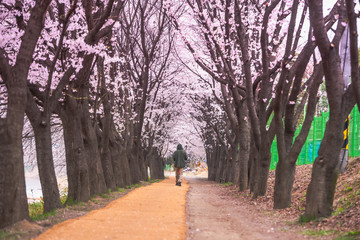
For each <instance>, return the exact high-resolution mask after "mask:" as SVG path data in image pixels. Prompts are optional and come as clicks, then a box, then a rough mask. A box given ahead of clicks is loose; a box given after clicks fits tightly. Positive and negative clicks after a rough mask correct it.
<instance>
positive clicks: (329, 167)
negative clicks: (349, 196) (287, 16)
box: [305, 1, 359, 218]
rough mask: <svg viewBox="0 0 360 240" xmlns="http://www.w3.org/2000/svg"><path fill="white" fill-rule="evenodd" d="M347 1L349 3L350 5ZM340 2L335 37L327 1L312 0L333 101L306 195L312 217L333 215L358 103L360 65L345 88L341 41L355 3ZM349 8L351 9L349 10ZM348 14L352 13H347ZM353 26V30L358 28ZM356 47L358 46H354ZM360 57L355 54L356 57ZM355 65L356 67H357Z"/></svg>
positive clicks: (315, 29)
mask: <svg viewBox="0 0 360 240" xmlns="http://www.w3.org/2000/svg"><path fill="white" fill-rule="evenodd" d="M346 4H347V6H346ZM346 4H345V1H337V3H336V5H337V7H338V9H339V10H338V12H337V26H336V29H335V34H334V35H333V36H331V37H329V35H328V34H327V32H326V25H325V21H324V17H323V1H309V10H310V23H311V26H312V27H313V34H314V36H315V41H316V44H317V45H318V48H319V51H320V54H321V59H322V65H323V69H324V75H325V85H326V92H327V95H328V100H329V110H330V114H329V121H328V122H327V125H326V129H325V133H324V137H323V140H322V142H321V145H320V148H319V152H318V157H317V158H316V159H315V162H314V166H313V171H312V175H311V182H310V184H309V187H308V189H307V194H306V209H305V215H306V216H307V217H309V218H314V217H326V216H329V215H331V212H332V204H333V199H334V194H335V186H336V180H337V176H338V163H339V158H338V156H339V153H340V149H341V146H342V144H343V133H342V132H343V125H344V121H345V118H346V117H347V116H348V114H349V113H350V111H351V110H352V108H353V107H354V105H355V101H356V97H355V96H356V95H355V91H354V90H356V87H353V86H356V85H357V84H358V81H359V79H358V78H357V77H356V75H357V74H356V73H355V71H356V72H358V66H355V65H354V64H352V74H354V75H353V76H354V77H355V78H353V79H352V83H351V86H349V88H347V90H345V84H344V79H343V76H342V70H341V66H340V56H339V42H340V38H341V35H342V33H343V31H344V29H345V26H346V24H345V22H346V21H347V19H348V17H350V19H351V22H352V25H353V24H354V18H353V15H352V12H353V9H352V10H349V8H351V7H352V6H353V2H352V3H350V1H347V2H346ZM346 7H348V11H347V10H346ZM347 13H350V15H349V16H347ZM353 27H354V25H353V26H352V31H355V34H356V30H355V29H354V28H353ZM353 34H354V32H353V33H352V34H351V35H352V38H353V40H352V47H354V40H355V39H354V35H353ZM352 50H354V49H352ZM356 59H357V57H354V53H352V60H353V61H354V62H356ZM354 68H355V69H354Z"/></svg>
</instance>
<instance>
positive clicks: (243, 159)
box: [239, 103, 250, 191]
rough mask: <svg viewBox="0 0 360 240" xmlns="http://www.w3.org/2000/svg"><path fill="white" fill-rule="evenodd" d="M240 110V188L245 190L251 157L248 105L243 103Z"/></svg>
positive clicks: (247, 183)
mask: <svg viewBox="0 0 360 240" xmlns="http://www.w3.org/2000/svg"><path fill="white" fill-rule="evenodd" d="M240 111H242V113H243V114H242V116H241V117H240V118H239V131H240V133H241V134H240V136H239V151H240V155H239V164H240V177H239V190H240V191H245V190H246V189H247V188H248V185H249V182H248V179H249V175H248V173H249V158H250V130H249V124H248V121H247V119H248V114H247V105H246V103H243V104H242V106H241V109H240Z"/></svg>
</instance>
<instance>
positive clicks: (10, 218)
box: [0, 0, 51, 228]
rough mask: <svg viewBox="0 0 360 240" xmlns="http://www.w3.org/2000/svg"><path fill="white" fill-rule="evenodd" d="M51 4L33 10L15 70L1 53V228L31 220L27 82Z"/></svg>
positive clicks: (38, 4)
mask: <svg viewBox="0 0 360 240" xmlns="http://www.w3.org/2000/svg"><path fill="white" fill-rule="evenodd" d="M50 2H51V0H43V1H37V2H36V4H35V6H34V7H33V8H32V9H31V11H30V18H29V20H28V22H27V27H26V29H25V32H24V35H23V36H22V38H21V44H20V48H19V52H18V54H17V56H16V63H15V65H14V66H13V67H11V66H10V64H9V62H8V59H7V58H6V57H5V56H6V54H4V50H3V49H0V65H1V66H0V75H1V77H2V79H3V80H4V82H5V83H6V86H7V90H8V91H7V93H8V103H7V113H6V118H5V119H2V118H0V152H1V154H0V228H3V227H5V226H8V225H11V224H13V223H15V222H17V221H20V220H22V219H26V218H29V212H28V205H27V199H26V190H25V176H24V163H23V152H22V130H23V124H24V114H25V107H26V99H27V89H26V88H27V86H26V82H27V77H28V71H29V68H30V65H31V63H32V60H33V59H32V56H33V53H34V49H35V47H36V44H37V41H38V38H39V36H40V33H41V31H42V29H43V25H44V19H45V15H46V11H47V9H48V6H49V4H50Z"/></svg>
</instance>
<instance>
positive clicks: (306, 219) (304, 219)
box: [298, 215, 317, 223]
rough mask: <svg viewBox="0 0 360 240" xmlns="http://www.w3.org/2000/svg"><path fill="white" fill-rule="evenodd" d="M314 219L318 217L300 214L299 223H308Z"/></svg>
mask: <svg viewBox="0 0 360 240" xmlns="http://www.w3.org/2000/svg"><path fill="white" fill-rule="evenodd" d="M313 220H317V218H316V217H315V216H306V215H300V217H299V220H298V223H308V222H310V221H313Z"/></svg>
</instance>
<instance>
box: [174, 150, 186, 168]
mask: <svg viewBox="0 0 360 240" xmlns="http://www.w3.org/2000/svg"><path fill="white" fill-rule="evenodd" d="M172 157H173V160H174V161H175V165H174V166H175V167H180V168H183V167H185V160H187V155H186V152H185V151H184V149H183V148H182V146H181V144H179V145H177V150H176V151H175V152H174V153H173V156H172Z"/></svg>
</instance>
